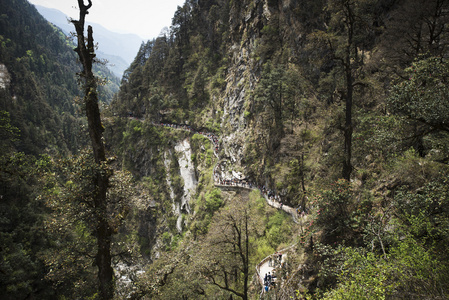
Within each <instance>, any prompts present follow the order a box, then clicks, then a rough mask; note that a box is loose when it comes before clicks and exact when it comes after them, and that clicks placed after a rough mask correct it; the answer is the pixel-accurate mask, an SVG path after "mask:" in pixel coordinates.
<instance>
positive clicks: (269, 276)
mask: <svg viewBox="0 0 449 300" xmlns="http://www.w3.org/2000/svg"><path fill="white" fill-rule="evenodd" d="M268 266H269V267H273V268H274V269H273V270H272V272H268V273H265V276H264V278H263V289H264V292H268V291H269V290H270V289H272V288H275V287H276V281H277V273H278V272H279V270H281V268H282V267H283V263H282V253H281V252H276V253H275V254H273V255H271V256H270V259H269V261H268Z"/></svg>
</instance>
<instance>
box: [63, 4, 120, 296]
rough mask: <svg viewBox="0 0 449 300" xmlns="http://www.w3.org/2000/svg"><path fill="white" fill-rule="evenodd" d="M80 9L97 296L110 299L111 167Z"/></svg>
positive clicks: (89, 44) (76, 22) (79, 47)
mask: <svg viewBox="0 0 449 300" xmlns="http://www.w3.org/2000/svg"><path fill="white" fill-rule="evenodd" d="M78 6H79V10H80V17H79V20H72V23H73V24H74V26H75V29H76V36H77V42H78V44H77V47H76V48H75V52H76V53H77V54H78V57H79V59H80V61H81V64H82V71H81V73H80V77H81V80H82V82H83V88H84V99H83V101H84V105H85V111H86V116H87V122H88V130H89V136H90V140H91V143H92V149H93V155H94V159H95V163H96V164H97V165H98V168H97V169H96V170H95V174H93V184H94V186H95V189H94V191H93V205H94V208H95V209H94V214H95V219H96V220H95V222H96V223H95V224H96V228H95V236H96V238H97V254H96V257H95V263H96V265H97V267H98V279H99V285H100V287H99V290H100V297H101V298H102V299H112V297H113V294H114V284H113V275H114V272H113V269H112V266H111V236H112V233H113V231H112V229H111V226H110V225H109V221H108V218H107V202H108V200H107V196H106V195H107V191H108V185H109V178H110V176H111V175H112V170H111V169H110V168H109V167H108V166H107V160H106V153H105V147H104V143H103V130H104V129H103V126H102V124H101V118H100V109H99V106H98V93H97V80H96V78H95V76H94V73H93V72H92V65H93V63H94V58H95V56H96V55H95V50H94V39H93V30H92V26H88V28H87V41H86V39H85V37H84V26H85V18H86V15H87V14H88V10H89V9H90V8H91V7H92V1H91V0H88V5H85V4H84V0H78Z"/></svg>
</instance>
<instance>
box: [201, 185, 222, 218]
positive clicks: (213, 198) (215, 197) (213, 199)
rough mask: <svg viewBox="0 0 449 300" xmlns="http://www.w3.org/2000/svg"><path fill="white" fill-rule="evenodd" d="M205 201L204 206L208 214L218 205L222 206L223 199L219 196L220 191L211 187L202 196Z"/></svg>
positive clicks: (217, 207) (218, 206) (216, 208)
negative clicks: (210, 189)
mask: <svg viewBox="0 0 449 300" xmlns="http://www.w3.org/2000/svg"><path fill="white" fill-rule="evenodd" d="M204 198H205V200H206V203H205V208H206V211H207V212H208V213H210V214H213V213H214V212H216V211H217V210H218V209H219V208H220V207H222V206H223V203H224V202H223V199H222V198H221V191H220V189H218V188H215V189H213V190H212V191H210V192H207V193H206V195H205V196H204Z"/></svg>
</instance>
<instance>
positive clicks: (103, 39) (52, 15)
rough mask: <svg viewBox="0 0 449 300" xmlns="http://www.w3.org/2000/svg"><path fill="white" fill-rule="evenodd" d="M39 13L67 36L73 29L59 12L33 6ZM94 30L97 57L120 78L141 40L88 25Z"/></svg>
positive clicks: (137, 37) (99, 26)
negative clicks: (104, 61)
mask: <svg viewBox="0 0 449 300" xmlns="http://www.w3.org/2000/svg"><path fill="white" fill-rule="evenodd" d="M35 6H36V9H37V10H38V11H39V13H40V14H41V15H42V16H44V18H46V19H47V20H48V21H49V22H51V23H53V24H55V25H56V26H58V27H59V28H61V30H62V31H63V32H64V33H65V34H66V35H67V36H68V35H70V32H74V27H73V25H72V24H71V23H69V21H68V17H67V16H66V15H65V14H64V13H62V12H61V11H59V10H57V9H53V8H47V7H44V6H41V5H35ZM88 24H90V25H92V27H93V28H94V35H95V41H96V42H97V43H98V50H97V55H98V57H99V58H102V59H106V60H107V61H108V68H109V69H110V70H111V71H113V72H114V74H115V75H116V76H117V77H119V78H121V77H122V75H123V72H124V71H125V69H126V68H127V67H128V66H129V65H130V63H131V62H132V61H133V59H134V57H135V55H136V53H137V51H138V50H139V47H140V45H141V43H142V39H141V38H140V37H139V36H137V35H135V34H121V33H116V32H112V31H110V30H107V29H106V28H104V27H103V26H101V25H100V24H95V23H88Z"/></svg>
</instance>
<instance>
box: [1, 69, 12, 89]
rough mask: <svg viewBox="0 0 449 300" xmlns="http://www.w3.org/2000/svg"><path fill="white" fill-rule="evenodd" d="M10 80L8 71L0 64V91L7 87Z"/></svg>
mask: <svg viewBox="0 0 449 300" xmlns="http://www.w3.org/2000/svg"><path fill="white" fill-rule="evenodd" d="M10 80H11V79H10V75H9V72H8V69H7V68H6V66H5V65H4V64H1V63H0V89H5V88H6V87H7V86H8V85H9V82H10Z"/></svg>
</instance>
